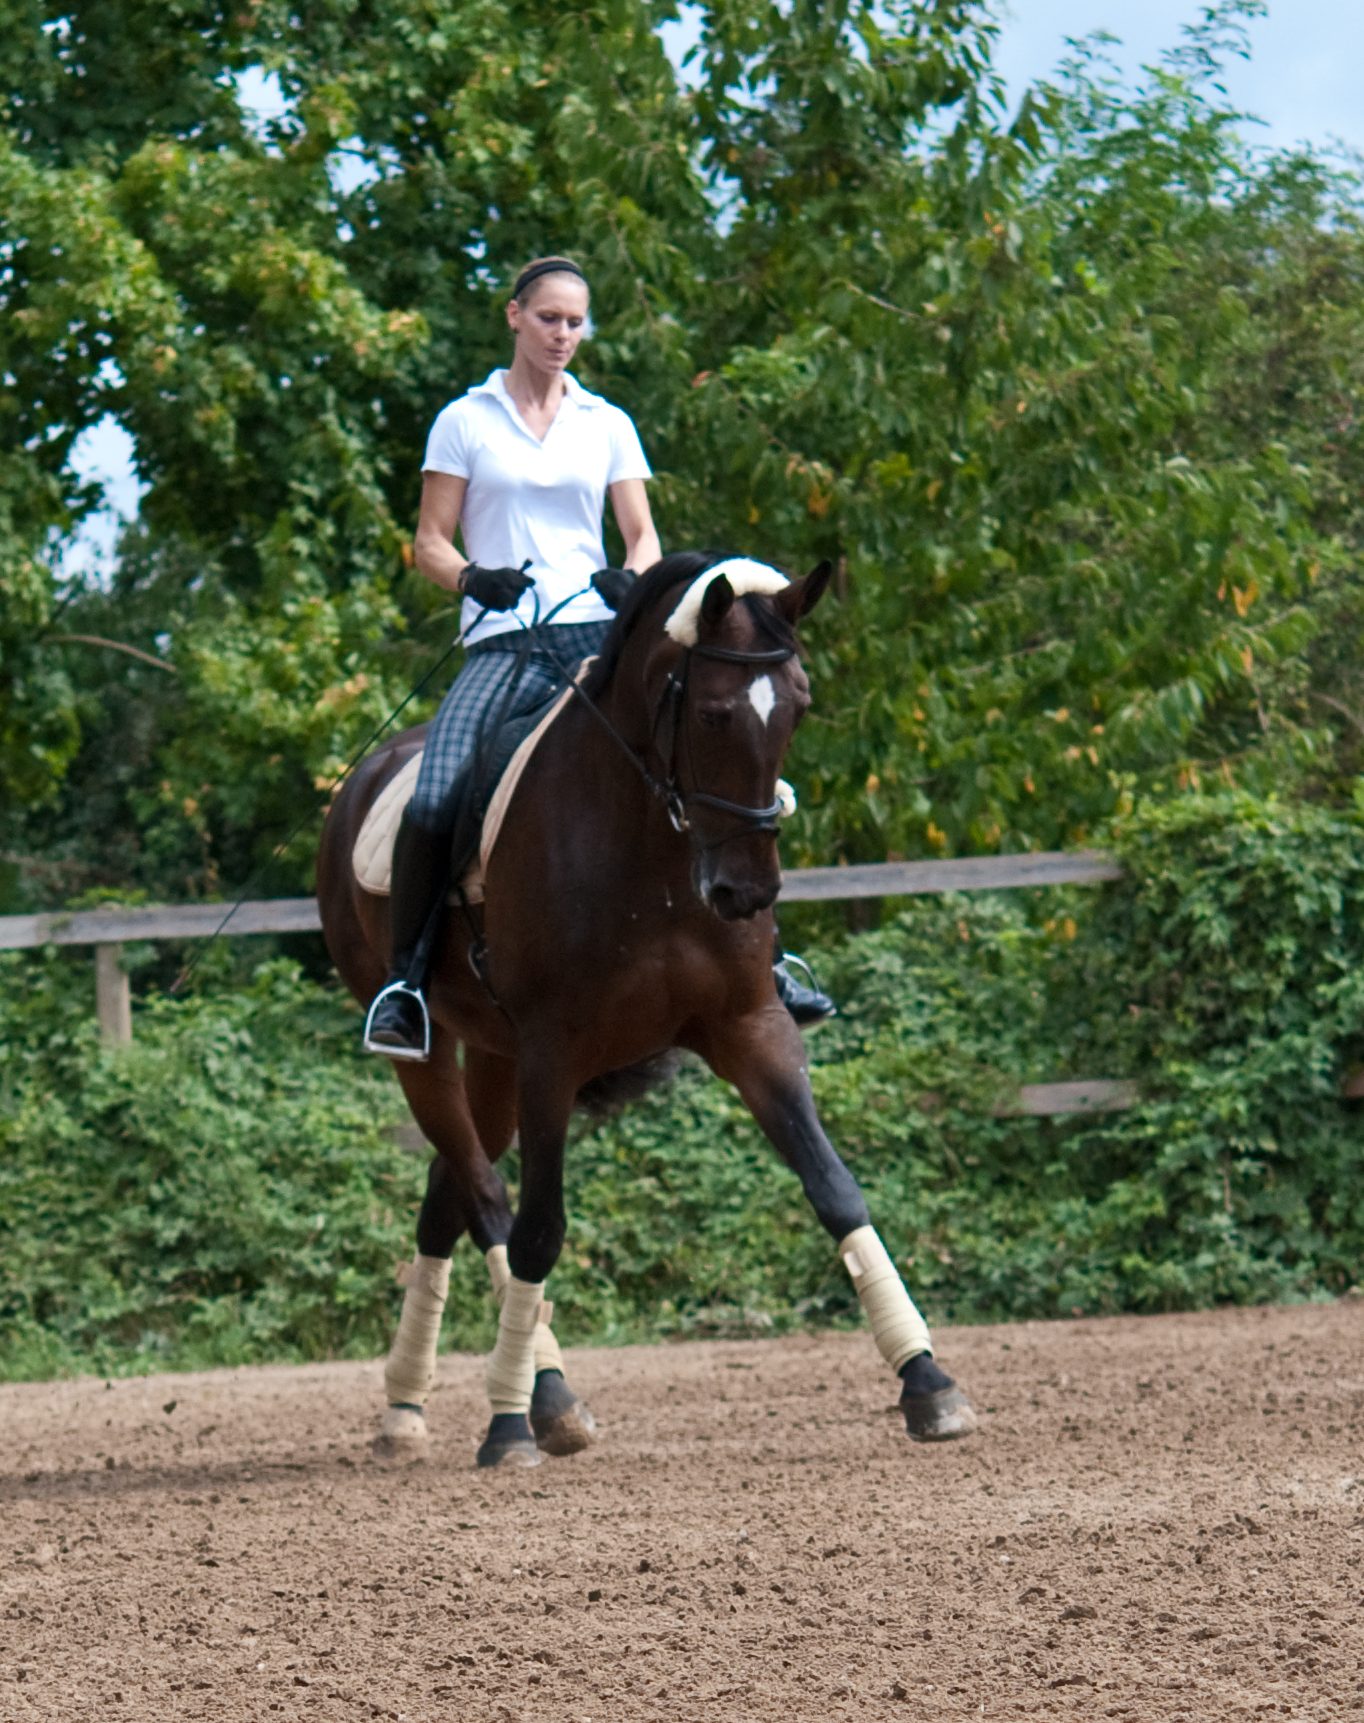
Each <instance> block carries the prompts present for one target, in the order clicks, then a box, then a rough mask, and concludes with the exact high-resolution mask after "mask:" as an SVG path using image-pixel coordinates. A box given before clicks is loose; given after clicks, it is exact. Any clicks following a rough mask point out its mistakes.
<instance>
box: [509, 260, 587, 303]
mask: <svg viewBox="0 0 1364 1723" xmlns="http://www.w3.org/2000/svg"><path fill="white" fill-rule="evenodd" d="M560 270H562V271H563V272H564V274H565V275H576V276H577V278H578V280H579V281H582V282H585V281H586V280H587V277H586V276H585V275H584V274H583V272H582V270H581V269H579V268H578V266H577V264H576V263H570V262H569V261H568V259H567V258H566V257H549V258H546V259H545V261H544V262H543V263H532V264H531V266H530V268H529V269H523V270H522V271H521V273H520V275H518V276H517V278H516V286H515V287H513V288H512V298H513V299H519V298H520V297H521V295H522V294H523V293H524V292H525V291H526V289H527V288H528V287H529V286H530V284H531V282H532V281H538V280H539V279H540V277H541V276H542V275H554V274H557V273H558V272H559V271H560Z"/></svg>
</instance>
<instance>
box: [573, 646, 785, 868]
mask: <svg viewBox="0 0 1364 1723" xmlns="http://www.w3.org/2000/svg"><path fill="white" fill-rule="evenodd" d="M795 656H796V648H795V647H794V646H774V647H770V648H769V649H767V650H766V651H761V652H760V651H752V652H748V651H744V650H742V649H741V648H738V647H733V646H703V645H700V644H697V645H694V646H687V647H684V648H683V652H682V657H681V659H680V660H679V662H678V663H677V664H675V665H674V666H673V668H672V669H671V670H670V671H669V672H668V679H667V681H666V682H665V683H664V684H663V692H662V694H661V695H660V696H659V701H658V705H657V706H656V707H655V708H654V713H653V717H652V719H651V720H650V723H649V742H648V747H649V748H651V749H652V750H653V752H654V753H655V754H656V755H657V757H658V759H659V761H660V763H661V765H662V768H663V772H662V776H659V775H658V774H657V773H655V772H652V771H650V769H649V766H648V763H647V762H646V761H645V760H644V758H643V757H642V756H641V755H640V754H639V753H638V752H637V751H636V750H635V749H634V748H633V747H632V746H631V745H630V743H629V742H627V741H626V739H625V737H624V736H622V735H621V733H620V731H619V730H618V729H617V728H616V726H615V725H614V724H613V723H612V722H611V720H610V719H609V718H608V717H607V716H606V714H605V712H603V711H602V709H601V707H600V706H598V704H597V703H596V701H595V700H593V699H590V698H589V697H588V695H587V694H586V693H585V692H584V690H583V687H582V684H581V683H579V682H578V681H577V680H575V678H574V676H573V674H572V672H571V670H569V668H568V667H567V666H566V665H562V664H561V665H560V666H559V668H560V669H561V670H562V671H563V673H564V679H565V681H566V682H567V683H568V686H569V689H570V690H571V692H572V693H574V694H576V695H577V696H578V698H579V699H580V700H581V701H582V703H583V705H584V706H586V708H587V710H588V711H589V712H590V713H591V714H592V716H593V717H594V718H595V719H596V720H597V722H598V723H599V724H600V725H602V727H603V728H604V729H605V731H606V733H607V735H608V736H610V737H611V739H612V741H613V742H615V743H616V745H617V747H619V748H620V749H621V751H622V752H623V753H624V755H625V757H626V758H627V759H628V760H629V761H630V764H631V765H632V766H633V767H634V768H635V770H636V771H637V772H638V773H639V775H640V776H641V777H642V778H643V780H644V783H645V786H646V787H647V789H648V790H649V793H650V794H651V795H654V796H657V797H658V799H659V801H661V802H662V803H663V805H664V807H665V808H666V809H667V811H668V818H669V820H670V821H671V822H672V827H673V830H674V831H676V832H685V833H690V832H691V829H692V828H691V818H690V816H689V814H688V812H687V810H688V808H689V807H691V806H692V805H693V804H694V803H699V804H700V805H701V806H702V807H705V808H713V809H714V810H715V812H716V813H720V814H728V815H729V817H730V818H731V819H734V820H737V821H738V822H739V823H738V825H737V826H736V828H735V829H734V830H733V831H730V832H725V833H724V834H723V835H722V836H721V837H718V838H712V839H711V840H710V841H709V842H708V843H699V842H698V847H699V848H700V849H701V850H703V851H705V850H713V849H718V848H719V847H720V845H721V844H724V843H728V842H729V840H730V839H731V838H739V837H747V836H749V835H751V834H752V833H755V832H775V831H776V830H777V820H778V817H779V816H780V814H781V811H782V806H783V804H782V799H781V797H780V796H778V797H777V798H776V799H775V800H774V801H772V802H770V803H769V804H768V806H766V807H763V808H754V807H749V806H748V805H747V804H746V803H744V802H730V801H726V800H725V798H724V797H723V796H713V795H711V794H710V792H709V791H708V790H684V789H683V788H682V785H681V783H680V782H679V781H678V769H679V768H678V758H677V756H678V738H679V736H680V734H681V729H682V725H681V718H682V711H683V708H684V706H685V703H686V697H687V681H688V676H689V672H690V670H691V661H692V659H693V658H711V659H715V660H717V661H718V662H719V663H721V664H785V663H787V661H788V660H790V659H792V658H794V657H795ZM556 662H557V660H556ZM693 841H697V840H696V839H695V838H693Z"/></svg>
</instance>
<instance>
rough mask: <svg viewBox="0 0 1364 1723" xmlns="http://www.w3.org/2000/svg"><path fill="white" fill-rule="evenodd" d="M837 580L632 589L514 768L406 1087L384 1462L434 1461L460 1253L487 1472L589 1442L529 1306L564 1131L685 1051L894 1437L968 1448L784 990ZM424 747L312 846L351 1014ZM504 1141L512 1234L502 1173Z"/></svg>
mask: <svg viewBox="0 0 1364 1723" xmlns="http://www.w3.org/2000/svg"><path fill="white" fill-rule="evenodd" d="M829 575H830V567H829V565H828V564H827V563H823V564H821V565H820V566H819V567H817V568H816V569H815V570H814V571H813V572H812V573H810V574H808V575H807V576H805V577H804V578H801V579H794V580H792V579H788V578H787V577H786V576H785V575H784V574H782V573H780V572H779V571H777V570H775V569H773V568H770V567H768V566H767V565H764V564H760V563H754V562H751V561H749V560H747V559H744V558H728V559H726V558H720V557H716V556H714V555H705V554H701V553H699V552H692V551H684V552H677V553H674V554H672V555H669V556H666V557H664V558H663V559H662V560H661V561H660V562H658V563H656V564H655V565H654V567H653V568H651V569H650V570H648V571H647V572H646V573H645V574H644V575H642V576H641V577H640V578H639V580H638V581H637V582H636V584H635V586H634V588H633V589H632V590H631V591H630V593H629V594H628V596H627V597H626V599H625V601H624V603H623V604H622V606H621V608H620V610H619V612H618V614H617V615H616V618H615V621H614V623H613V624H612V627H611V630H610V632H609V633H608V635H607V638H606V642H605V644H604V646H603V648H602V651H601V653H600V655H599V656H598V658H597V659H596V661H595V662H592V661H589V666H588V668H587V670H586V672H585V674H584V675H582V676H581V677H580V678H579V680H578V681H577V682H576V684H575V685H574V690H573V693H572V694H571V695H569V696H568V697H567V699H566V700H565V702H564V704H563V705H562V708H561V710H560V712H559V714H558V716H557V717H556V718H555V719H554V721H553V722H552V723H551V724H550V725H549V726H548V727H547V728H546V730H545V731H544V734H543V737H542V739H541V741H540V742H539V744H538V746H537V748H536V749H535V751H534V752H533V753H532V754H531V756H530V758H529V761H528V763H527V764H526V767H525V769H524V772H523V774H522V776H521V779H520V782H519V783H518V784H517V786H516V789H515V791H514V793H513V795H512V798H511V801H510V804H509V806H508V808H507V810H506V814H505V819H504V822H503V825H502V828H501V831H500V834H499V836H498V837H497V840H496V845H495V848H494V849H493V852H492V856H491V859H490V862H489V865H488V870H487V878H486V881H485V900H484V903H483V905H482V918H481V922H472V923H471V919H470V918H471V916H472V912H466V914H465V915H460V914H456V913H454V912H453V911H452V912H450V913H449V914H447V916H446V918H445V922H444V926H443V932H442V933H441V935H440V936H439V940H438V944H437V948H436V953H435V961H434V963H433V966H432V970H431V985H430V989H429V1006H430V1014H431V1043H430V1052H429V1058H428V1060H427V1062H425V1063H415V1062H403V1063H398V1064H395V1071H396V1074H397V1077H398V1081H399V1082H400V1083H401V1085H402V1087H403V1091H404V1093H405V1095H406V1097H407V1101H408V1103H409V1105H410V1107H411V1110H412V1113H413V1115H414V1117H415V1119H416V1121H417V1123H418V1125H419V1127H420V1128H421V1130H422V1132H423V1133H424V1135H425V1136H426V1137H427V1138H428V1140H429V1141H430V1143H431V1144H432V1146H433V1148H434V1150H435V1155H434V1158H433V1160H432V1162H431V1165H430V1169H429V1173H428V1180H427V1188H426V1194H425V1197H424V1199H423V1201H422V1204H421V1209H420V1213H419V1215H418V1219H417V1240H416V1242H417V1251H416V1256H415V1258H414V1260H413V1262H412V1263H411V1264H410V1265H409V1266H408V1268H407V1271H406V1293H405V1296H404V1303H403V1311H402V1316H401V1319H400V1321H399V1325H398V1331H397V1335H396V1337H395V1340H394V1344H393V1349H392V1351H391V1353H390V1355H389V1358H388V1361H387V1363H386V1366H385V1386H386V1394H387V1402H388V1403H387V1406H386V1408H385V1411H384V1414H383V1422H382V1426H381V1430H380V1434H379V1437H378V1440H377V1443H376V1448H377V1450H378V1451H379V1452H382V1453H386V1454H389V1455H391V1456H394V1457H398V1458H406V1457H411V1456H414V1455H416V1454H419V1453H420V1452H421V1451H422V1449H423V1447H424V1445H425V1443H426V1440H427V1436H426V1422H425V1401H426V1396H427V1392H428V1390H429V1387H430V1383H431V1380H432V1378H433V1376H434V1370H435V1357H436V1341H437V1334H438V1329H439V1323H440V1314H441V1309H442V1306H443V1304H444V1301H445V1294H446V1283H447V1281H448V1275H449V1259H450V1254H451V1251H452V1249H453V1247H454V1244H455V1242H456V1240H457V1239H458V1237H459V1236H460V1235H461V1234H462V1233H465V1232H467V1233H468V1234H469V1235H470V1237H471V1238H472V1239H473V1241H474V1243H475V1244H476V1245H477V1246H478V1248H479V1249H480V1250H482V1251H483V1252H484V1253H485V1256H486V1257H487V1260H488V1268H489V1274H490V1277H491V1280H492V1283H493V1290H494V1292H495V1294H496V1295H497V1297H498V1298H499V1300H500V1303H501V1310H500V1317H499V1323H498V1332H497V1341H496V1344H495V1346H494V1349H493V1352H492V1354H491V1356H490V1357H489V1359H488V1362H487V1374H486V1383H487V1391H488V1398H489V1401H490V1407H491V1414H490V1421H489V1424H488V1428H487V1433H486V1434H485V1436H484V1438H483V1441H482V1443H481V1445H480V1447H479V1449H478V1453H477V1463H478V1464H479V1465H480V1466H484V1467H494V1466H524V1465H532V1464H538V1463H539V1462H540V1460H541V1458H542V1454H543V1453H550V1454H561V1455H562V1454H567V1453H573V1452H576V1451H578V1450H580V1449H581V1448H583V1447H584V1446H586V1445H587V1443H588V1442H590V1441H591V1440H592V1439H593V1434H594V1424H593V1420H592V1418H591V1414H590V1412H588V1410H587V1408H586V1407H585V1406H584V1405H583V1404H582V1402H581V1401H580V1400H579V1399H578V1397H577V1395H576V1394H575V1393H574V1392H573V1390H572V1389H571V1388H570V1387H569V1385H568V1383H567V1381H566V1379H565V1377H564V1374H563V1359H562V1355H561V1354H560V1352H559V1349H558V1344H557V1341H556V1340H555V1337H554V1334H553V1330H552V1328H551V1326H550V1322H549V1317H550V1311H551V1307H550V1306H548V1305H547V1304H546V1303H545V1301H544V1296H543V1292H544V1282H545V1280H546V1277H547V1276H548V1275H549V1273H550V1271H551V1270H552V1269H553V1267H554V1264H555V1262H556V1260H557V1259H558V1256H559V1253H560V1249H561V1247H562V1244H563V1241H564V1237H565V1230H566V1224H567V1223H566V1216H565V1211H564V1195H563V1167H564V1152H565V1138H566V1133H567V1129H568V1124H569V1120H570V1115H571V1114H572V1112H573V1109H574V1106H575V1102H576V1101H577V1100H578V1098H579V1097H580V1096H581V1095H582V1094H583V1093H584V1091H585V1090H587V1089H589V1088H590V1086H592V1085H593V1084H594V1083H595V1082H597V1081H599V1080H607V1081H609V1080H610V1077H611V1074H613V1073H630V1072H632V1071H639V1070H647V1069H648V1066H649V1062H650V1061H651V1060H654V1059H656V1058H658V1057H659V1056H660V1055H663V1054H666V1053H667V1052H668V1050H673V1049H684V1050H687V1051H690V1052H691V1053H694V1054H696V1055H698V1056H699V1057H700V1058H701V1059H702V1060H703V1061H704V1062H705V1063H706V1064H707V1065H708V1066H709V1067H710V1068H711V1070H712V1071H713V1072H714V1073H715V1074H716V1075H717V1076H718V1077H720V1078H721V1079H722V1080H724V1081H726V1082H728V1083H731V1084H733V1085H734V1087H735V1088H736V1089H737V1090H738V1092H739V1094H740V1096H741V1097H742V1099H743V1101H744V1102H745V1104H746V1105H747V1107H748V1109H749V1111H750V1112H751V1113H752V1115H753V1117H754V1118H755V1119H756V1121H757V1123H758V1125H759V1126H760V1128H761V1129H762V1131H763V1132H764V1134H765V1135H766V1136H767V1138H768V1139H769V1141H770V1142H771V1143H772V1144H773V1146H774V1147H775V1149H776V1151H777V1153H778V1155H779V1156H780V1157H781V1158H782V1160H784V1161H785V1163H786V1164H787V1166H788V1167H790V1168H791V1169H792V1170H793V1171H794V1172H795V1173H796V1174H797V1176H798V1177H799V1179H800V1182H801V1184H802V1187H803V1188H804V1191H805V1194H806V1197H807V1198H808V1200H809V1202H810V1204H811V1206H812V1207H813V1209H814V1212H815V1215H816V1217H817V1219H818V1220H819V1222H820V1223H821V1224H822V1225H823V1226H824V1228H825V1229H826V1230H827V1231H828V1232H829V1233H830V1235H831V1236H832V1238H833V1240H834V1242H835V1245H836V1246H837V1248H838V1251H839V1254H840V1255H841V1257H842V1258H843V1261H844V1263H845V1266H846V1268H847V1270H848V1272H849V1274H850V1275H851V1277H852V1281H853V1285H854V1287H855V1289H856V1291H857V1294H858V1297H859V1300H860V1302H861V1304H862V1307H863V1309H864V1312H865V1314H866V1316H867V1318H868V1321H869V1323H870V1326H871V1330H872V1335H873V1338H874V1339H875V1341H876V1343H877V1346H878V1348H879V1350H880V1352H881V1354H882V1356H883V1358H884V1359H885V1361H886V1363H887V1364H888V1365H889V1366H890V1368H891V1369H892V1370H893V1371H894V1372H895V1373H896V1374H897V1375H898V1376H899V1377H900V1380H901V1393H900V1408H901V1411H902V1412H903V1414H904V1420H905V1428H906V1433H907V1435H908V1436H909V1437H910V1438H911V1439H913V1440H915V1441H920V1442H932V1441H946V1440H951V1439H954V1438H956V1437H959V1436H964V1435H967V1434H969V1433H970V1431H971V1430H973V1429H974V1428H975V1426H976V1418H975V1414H974V1412H973V1411H972V1408H971V1406H970V1403H969V1401H968V1400H967V1398H966V1396H965V1394H964V1393H963V1392H962V1390H961V1389H960V1388H959V1387H958V1386H957V1384H956V1383H955V1382H954V1381H953V1380H952V1378H951V1377H950V1376H949V1375H948V1374H947V1373H946V1372H945V1371H944V1370H943V1369H942V1368H941V1367H940V1366H939V1365H938V1364H937V1362H936V1361H935V1359H934V1357H933V1353H932V1346H931V1341H930V1338H929V1333H928V1329H927V1326H926V1324H925V1323H924V1320H923V1318H922V1317H921V1316H920V1314H919V1312H918V1310H917V1309H916V1308H915V1306H914V1304H913V1301H912V1300H911V1299H910V1296H909V1294H908V1292H907V1291H906V1290H905V1288H904V1285H903V1283H902V1281H901V1279H900V1275H899V1273H898V1271H897V1270H896V1268H895V1266H894V1263H893V1262H892V1260H891V1258H890V1255H889V1253H888V1252H887V1250H886V1248H885V1246H884V1244H883V1243H882V1241H881V1239H880V1237H879V1236H878V1234H877V1233H876V1231H875V1229H874V1228H873V1227H872V1225H871V1222H870V1217H869V1214H868V1210H867V1205H866V1202H865V1200H864V1198H863V1196H862V1193H861V1191H860V1189H859V1187H858V1185H857V1182H856V1180H855V1179H854V1178H853V1176H852V1174H851V1173H850V1172H849V1170H848V1168H847V1167H846V1166H845V1165H844V1163H843V1161H842V1160H841V1159H840V1157H839V1155H838V1153H837V1152H836V1150H835V1149H834V1147H833V1145H832V1143H831V1142H830V1141H829V1138H828V1137H827V1135H826V1134H825V1132H824V1130H823V1128H822V1126H821V1124H820V1121H819V1118H818V1115H817V1113H816V1109H815V1104H814V1099H813V1095H812V1093H811V1088H810V1080H809V1074H808V1068H807V1060H806V1054H805V1048H804V1045H803V1043H802V1040H801V1036H800V1032H799V1031H798V1029H797V1028H796V1026H795V1024H794V1023H793V1022H792V1021H791V1019H790V1017H789V1016H788V1014H787V1012H786V1011H785V1010H784V1009H783V1008H782V1006H781V1005H780V1004H779V1002H778V1000H777V998H776V993H775V990H774V986H773V980H772V967H771V956H772V948H773V937H774V930H773V920H772V913H771V910H772V905H773V903H774V902H775V900H776V898H777V895H778V891H779V889H780V884H781V872H780V866H779V862H778V856H777V820H778V815H779V813H780V812H781V811H782V803H781V800H780V798H779V796H778V792H777V779H778V773H779V770H780V768H781V765H782V762H783V759H784V756H785V754H786V751H787V748H788V747H789V745H790V742H791V738H792V735H793V733H794V730H795V728H796V725H797V724H798V723H799V721H800V719H801V718H802V716H803V715H804V713H805V711H806V709H807V708H808V706H809V704H810V692H809V683H808V681H807V678H806V673H805V670H804V668H803V665H802V662H801V656H800V647H799V640H798V635H797V629H798V625H799V624H800V622H801V621H802V619H803V618H804V617H805V616H807V615H808V613H809V612H810V611H811V610H813V609H814V607H815V605H816V603H817V602H818V601H819V599H820V597H821V596H822V594H823V593H824V591H825V588H826V587H827V585H828V581H829ZM571 668H575V667H571ZM422 734H423V732H422V731H421V730H416V731H410V732H407V733H405V734H404V735H402V736H399V737H397V738H395V739H394V740H393V741H391V742H389V743H388V744H386V745H384V746H382V747H380V748H379V749H378V750H376V751H375V752H374V753H373V754H372V755H370V756H369V757H368V758H367V759H366V761H365V762H364V763H363V764H362V766H361V768H360V769H359V770H358V771H357V772H356V774H355V775H354V776H353V777H352V778H351V779H350V780H349V781H348V783H347V784H346V785H345V786H344V788H343V789H342V791H341V792H340V794H339V795H338V796H337V798H336V800H335V802H334V803H333V805H332V807H331V809H330V811H329V814H328V817H327V821H326V825H325V828H324V831H323V835H322V841H321V849H320V853H319V858H318V870H317V882H318V883H317V893H318V901H319V905H320V907H321V913H322V924H323V931H324V934H325V937H326V941H327V946H328V949H329V950H330V953H331V956H332V958H333V960H334V962H335V964H336V966H337V969H338V970H339V971H340V973H341V975H342V977H343V979H344V980H345V982H346V984H347V985H348V986H349V987H350V989H351V990H352V991H353V992H354V994H355V995H356V997H357V998H358V999H360V1000H361V1001H362V1002H363V1001H365V1000H367V999H369V998H371V997H372V996H373V995H374V993H375V992H376V991H377V989H378V988H379V987H380V985H381V984H382V982H383V980H384V976H385V973H386V967H387V944H388V928H387V922H388V911H387V901H386V900H385V899H383V898H380V897H377V896H375V895H372V894H370V893H367V892H365V891H364V890H362V889H361V887H360V886H359V884H358V883H357V881H356V878H355V874H354V870H353V868H352V865H351V854H352V849H353V846H354V843H355V839H356V836H357V833H358V831H359V829H360V826H361V824H362V822H363V820H364V817H365V814H366V812H367V810H368V809H369V807H370V806H371V804H372V803H373V801H374V798H375V797H376V795H378V793H379V792H380V790H381V789H382V788H383V786H384V785H385V784H386V783H387V782H388V781H389V780H390V779H391V778H392V777H393V775H394V774H395V772H397V771H398V770H399V769H400V768H401V766H402V765H403V764H404V762H405V761H406V760H408V759H409V758H410V757H411V755H412V753H413V752H414V750H415V749H416V748H417V747H419V746H420V745H421V737H422ZM514 1134H516V1135H518V1137H519V1145H520V1159H521V1183H520V1191H519V1197H518V1200H517V1203H516V1207H515V1211H514V1212H513V1210H512V1207H511V1205H510V1202H509V1199H508V1195H507V1191H506V1188H505V1186H504V1185H503V1183H502V1180H501V1178H500V1177H499V1175H498V1173H497V1171H496V1168H495V1163H496V1162H497V1160H498V1158H499V1157H500V1156H501V1155H502V1153H503V1152H504V1150H505V1149H506V1148H507V1147H508V1145H509V1143H510V1142H511V1140H512V1138H513V1135H514Z"/></svg>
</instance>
